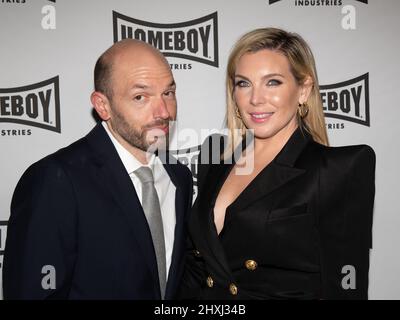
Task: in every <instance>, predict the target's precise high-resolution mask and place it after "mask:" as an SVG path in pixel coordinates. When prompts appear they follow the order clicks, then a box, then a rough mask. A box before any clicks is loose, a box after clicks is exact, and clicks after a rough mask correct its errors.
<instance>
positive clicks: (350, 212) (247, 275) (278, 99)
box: [181, 28, 375, 299]
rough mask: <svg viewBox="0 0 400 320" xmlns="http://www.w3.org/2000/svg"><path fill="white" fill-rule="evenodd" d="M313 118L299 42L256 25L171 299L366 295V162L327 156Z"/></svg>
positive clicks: (309, 77)
mask: <svg viewBox="0 0 400 320" xmlns="http://www.w3.org/2000/svg"><path fill="white" fill-rule="evenodd" d="M322 110H323V109H322V102H321V97H320V94H319V86H318V79H317V74H316V70H315V63H314V58H313V55H312V53H311V50H310V48H309V47H308V45H307V44H306V43H305V41H304V40H303V39H302V38H301V37H300V36H299V35H297V34H293V33H288V32H285V31H283V30H280V29H275V28H265V29H258V30H255V31H252V32H249V33H247V34H246V35H244V36H243V37H242V38H241V39H240V40H239V41H238V42H237V43H236V45H235V47H234V48H233V51H232V53H231V55H230V58H229V62H228V70H227V127H228V129H229V132H230V134H229V135H228V137H227V139H225V140H224V139H223V138H221V142H222V144H221V145H223V146H224V150H223V152H222V153H221V152H219V150H218V149H219V147H220V144H219V143H215V138H216V140H218V141H219V137H216V136H212V137H210V138H209V139H208V140H207V141H206V142H205V143H204V144H203V146H202V150H201V155H200V156H199V159H200V160H201V161H199V166H198V196H197V199H196V202H195V204H194V207H193V211H192V214H191V219H190V222H189V235H190V238H189V242H190V244H189V250H188V254H187V259H186V261H187V262H186V272H185V276H184V280H183V285H182V290H181V298H184V299H188V298H189V299H190V298H199V299H230V298H233V299H366V298H367V297H368V269H369V250H370V248H371V242H372V241H371V228H372V212H373V202H374V192H375V190H374V188H375V187H374V174H375V155H374V152H373V150H372V149H371V148H370V147H368V146H366V145H358V146H347V147H336V148H333V147H328V139H327V133H326V129H325V122H324V116H323V111H322ZM248 129H250V130H251V131H252V134H253V136H254V139H253V141H251V142H250V143H245V142H244V139H241V138H243V137H244V136H245V133H246V130H247V131H248ZM213 140H214V141H213ZM226 140H227V141H226ZM246 146H247V147H246ZM235 150H236V151H235ZM234 151H235V152H234ZM238 151H239V152H238ZM216 154H217V157H215V155H216ZM232 154H233V155H239V157H236V158H237V159H238V160H237V161H235V156H232ZM220 155H221V159H225V160H224V161H223V160H222V161H221V162H220V163H217V164H216V163H215V162H216V161H215V159H216V158H217V159H219V157H220ZM229 155H231V158H229ZM212 160H214V161H212ZM230 160H232V161H230ZM249 164H250V165H249Z"/></svg>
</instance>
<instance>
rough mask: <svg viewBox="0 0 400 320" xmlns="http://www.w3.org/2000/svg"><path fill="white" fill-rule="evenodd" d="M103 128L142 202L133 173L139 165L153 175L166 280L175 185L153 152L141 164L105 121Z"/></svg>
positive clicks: (170, 252) (171, 242)
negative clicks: (163, 249) (158, 203)
mask: <svg viewBox="0 0 400 320" xmlns="http://www.w3.org/2000/svg"><path fill="white" fill-rule="evenodd" d="M102 125H103V127H104V129H105V130H106V132H107V134H108V136H109V137H110V139H111V141H112V143H113V144H114V147H115V149H116V150H117V153H118V155H119V157H120V158H121V161H122V163H123V164H124V167H125V169H126V171H127V172H128V174H129V176H130V178H131V181H132V183H133V186H134V187H135V190H136V193H137V196H138V198H139V200H140V203H142V184H141V182H140V180H139V178H138V177H137V176H136V175H135V174H134V173H133V172H134V171H135V170H136V169H138V168H139V167H149V168H150V169H151V170H152V172H153V176H154V186H155V188H156V191H157V195H158V199H159V200H160V208H161V216H162V220H163V228H164V239H165V254H166V267H167V270H166V271H167V280H168V272H169V267H170V265H171V257H172V249H173V245H174V238H175V224H176V213H175V191H176V187H175V185H174V184H173V183H172V181H171V179H170V177H169V175H168V173H167V171H166V170H165V168H164V165H163V164H162V162H161V160H160V159H159V158H158V157H156V156H155V155H154V154H152V155H151V157H150V160H149V163H148V164H147V165H144V164H142V163H141V162H140V161H139V160H137V159H136V158H135V157H134V156H133V155H132V154H131V153H130V152H129V151H128V150H126V149H125V148H124V147H123V146H122V145H121V144H120V143H119V142H118V141H117V139H115V137H114V136H113V135H112V133H111V131H110V130H109V129H108V126H107V123H106V122H105V121H103V122H102Z"/></svg>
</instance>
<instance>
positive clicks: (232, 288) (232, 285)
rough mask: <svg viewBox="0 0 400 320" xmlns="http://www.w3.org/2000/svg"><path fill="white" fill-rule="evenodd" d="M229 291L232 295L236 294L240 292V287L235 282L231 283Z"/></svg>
mask: <svg viewBox="0 0 400 320" xmlns="http://www.w3.org/2000/svg"><path fill="white" fill-rule="evenodd" d="M229 291H230V293H231V295H233V296H236V295H237V293H238V288H237V287H236V286H235V284H233V283H231V284H230V285H229Z"/></svg>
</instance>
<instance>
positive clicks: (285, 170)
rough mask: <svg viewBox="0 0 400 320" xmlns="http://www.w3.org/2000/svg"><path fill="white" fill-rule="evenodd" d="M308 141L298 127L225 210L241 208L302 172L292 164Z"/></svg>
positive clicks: (306, 135)
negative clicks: (272, 158) (270, 160)
mask: <svg viewBox="0 0 400 320" xmlns="http://www.w3.org/2000/svg"><path fill="white" fill-rule="evenodd" d="M309 141H310V136H309V134H308V133H307V132H305V131H302V130H301V129H300V128H298V129H297V130H296V131H295V132H294V133H293V134H292V136H291V137H290V139H289V140H288V142H287V143H286V144H285V146H284V147H283V148H282V150H281V151H280V152H279V153H278V155H277V156H276V157H275V159H274V160H273V161H272V162H271V163H270V164H269V165H267V166H266V167H265V168H264V169H263V170H261V172H260V173H259V174H258V175H257V176H256V177H255V178H254V179H253V181H252V182H251V183H250V184H249V185H248V186H247V187H246V189H244V190H243V192H242V193H241V194H240V195H239V196H238V197H237V198H236V199H235V201H234V202H233V203H231V205H230V206H228V208H227V210H233V211H237V210H240V209H243V208H245V207H247V206H249V205H251V204H252V203H254V202H255V201H257V200H258V199H260V198H262V197H265V196H267V195H269V194H270V193H272V192H273V191H275V190H277V189H278V188H281V187H282V186H284V185H285V184H287V183H289V182H290V181H291V180H293V179H295V178H297V177H298V176H300V175H302V174H304V173H305V170H304V169H300V168H296V167H294V165H295V163H296V160H297V159H298V157H299V156H300V154H301V152H302V151H303V150H304V148H305V147H306V146H307V144H308V142H309Z"/></svg>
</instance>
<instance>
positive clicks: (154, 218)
mask: <svg viewBox="0 0 400 320" xmlns="http://www.w3.org/2000/svg"><path fill="white" fill-rule="evenodd" d="M134 173H135V174H136V176H137V177H138V178H139V180H140V182H141V183H142V207H143V211H144V213H145V215H146V219H147V223H148V224H149V227H150V232H151V237H152V239H153V245H154V250H155V253H156V258H157V267H158V277H159V279H160V289H161V297H162V299H164V297H165V287H166V273H167V271H166V264H167V263H166V258H165V240H164V229H163V222H162V217H161V209H160V201H159V199H158V196H157V191H156V188H155V187H154V178H153V173H152V171H151V169H150V168H149V167H140V168H139V169H137V170H135V171H134Z"/></svg>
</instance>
